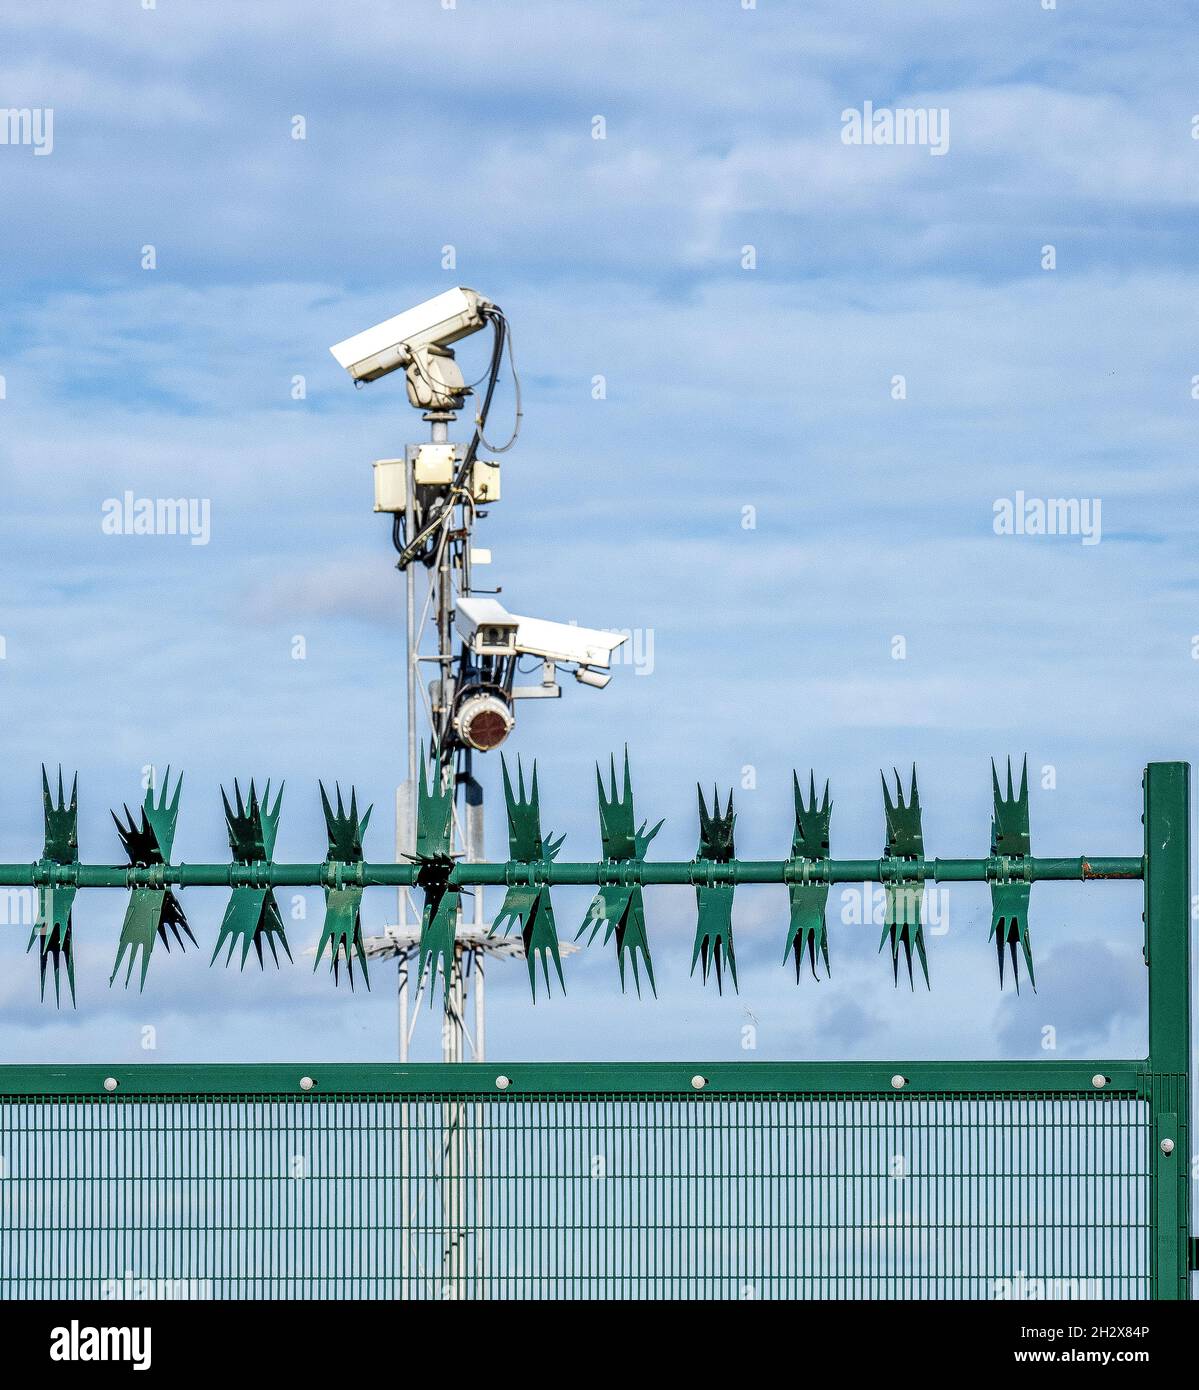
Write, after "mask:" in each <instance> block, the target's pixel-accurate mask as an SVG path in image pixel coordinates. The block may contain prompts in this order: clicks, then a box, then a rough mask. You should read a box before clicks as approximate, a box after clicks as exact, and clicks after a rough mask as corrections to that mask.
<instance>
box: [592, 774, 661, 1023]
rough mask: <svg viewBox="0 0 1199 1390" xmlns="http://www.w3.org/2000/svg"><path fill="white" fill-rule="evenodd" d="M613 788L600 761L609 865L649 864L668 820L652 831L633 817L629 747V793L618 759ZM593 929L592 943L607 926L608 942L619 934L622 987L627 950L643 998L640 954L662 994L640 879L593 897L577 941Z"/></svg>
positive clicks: (654, 987)
mask: <svg viewBox="0 0 1199 1390" xmlns="http://www.w3.org/2000/svg"><path fill="white" fill-rule="evenodd" d="M609 771H610V776H611V784H612V788H611V792H610V793H609V794H608V795H607V796H605V794H604V778H603V774H602V773H601V772H600V768H599V763H596V765H595V782H596V786H597V788H598V789H599V815H600V841H601V843H602V845H603V849H604V861H605V863H608V864H630V863H637V864H641V863H644V862H645V852H646V850H647V849H648V848H649V844H650V841H651V840H652V839H653V838H654V836H655V835H656V834H657V833H658V831H659V830H661V829H662V826H663V825H664V824H665V821H659V822H658V823H657V825H655V826H654V828H653V829H652V830H650V831H649V832H648V833H647V831H646V828H645V827H646V826H647V825H648V824H649V822H648V821H642V823H641V829H640V830H638V829H637V828H636V826H637V822H636V819H635V817H634V815H633V783H632V778H631V776H630V774H629V750H628V749H627V748H626V749H625V750H624V794H623V797H622V795H621V793H620V792H619V791H618V790H617V786H616V758H615V757H614V756H613V757H612V759H611V763H610V769H609ZM588 927H590V928H591V935H590V936H589V937H588V938H587V940H588V944H590V943H591V942H593V941H594V940H595V937H596V933H597V932H599V930H600V928H601V927H602V928H604V944H605V945H606V944H607V943H608V941H609V940H610V939H611V938H612V936H613V935H615V937H616V964H617V968H618V969H619V971H620V988H621V991H622V992H623V990H624V987H625V977H624V967H625V955H626V953H627V955H628V958H629V961H630V962H631V964H632V968H633V983H634V985H635V986H636V988H637V997H638V998H640V997H641V977H640V975H639V973H638V967H637V960H638V956H640V958H641V961H642V964H643V966H644V969H645V976H646V979H647V980H648V981H649V987H650V989H651V990H652V991H653V993H654V997H655V998H656V997H657V994H658V987H657V985H656V984H655V983H654V963H653V960H652V959H651V957H650V953H649V937H648V936H647V934H646V929H645V902H644V898H643V896H642V891H641V885H640V884H639V883H606V884H601V885H600V888H599V891H598V892H597V893H596V895H595V897H594V898H593V899H592V900H591V906H590V907H589V908H588V909H587V916H586V917H585V918H584V920H583V925H582V926H581V927H580V928H579V930H578V933H577V935H576V936H575V940H576V941H577V940H578V939H579V937H581V936H582V935H583V933H584V932H585V931H586V930H587V929H588Z"/></svg>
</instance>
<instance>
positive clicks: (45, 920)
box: [25, 763, 79, 1005]
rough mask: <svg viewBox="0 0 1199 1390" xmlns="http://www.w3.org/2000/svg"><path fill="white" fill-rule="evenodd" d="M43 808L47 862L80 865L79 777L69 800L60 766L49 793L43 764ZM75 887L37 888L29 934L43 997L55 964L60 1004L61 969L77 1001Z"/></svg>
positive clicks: (29, 949)
mask: <svg viewBox="0 0 1199 1390" xmlns="http://www.w3.org/2000/svg"><path fill="white" fill-rule="evenodd" d="M42 810H43V813H44V815H45V822H46V827H45V828H46V838H45V843H44V845H43V848H42V862H43V863H45V864H77V863H78V862H79V778H78V776H77V775H76V776H75V777H74V778H73V779H72V781H71V800H70V803H69V804H68V803H67V800H66V797H65V795H64V792H63V785H62V768H61V767H60V768H59V769H58V799H57V802H56V801H55V799H54V797H53V796H52V795H51V793H50V781H49V778H48V777H47V776H46V766H45V764H44V763H43V764H42ZM76 891H77V890H76V888H75V885H74V884H71V885H69V886H68V885H61V886H60V885H58V884H51V885H43V886H42V887H40V888H39V889H38V890H37V920H36V921H35V922H34V924H33V932H32V933H31V935H30V937H29V945H28V946H27V947H26V948H25V949H26V950H27V951H31V950H32V949H33V943H34V942H35V941H36V942H37V944H38V970H39V974H40V977H41V997H42V998H43V999H45V997H46V966H47V965H52V966H53V967H54V1003H55V1005H61V1003H62V999H61V997H60V994H59V971H60V969H61V967H62V966H63V965H65V966H66V971H67V986H68V988H69V989H70V991H71V1004H72V1005H74V1003H75V944H74V934H73V930H72V928H73V923H72V921H71V911H72V908H73V906H74V902H75V893H76Z"/></svg>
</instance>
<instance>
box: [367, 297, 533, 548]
mask: <svg viewBox="0 0 1199 1390" xmlns="http://www.w3.org/2000/svg"><path fill="white" fill-rule="evenodd" d="M483 317H484V318H485V319H487V320H488V321H489V322H490V323H491V326H492V330H493V337H492V342H491V362H490V364H489V366H488V369H487V389H486V391H485V392H484V394H483V401H482V404H481V405H480V406H479V410H478V413H477V415H476V417H475V432H474V434H473V435H472V436H471V441H470V443H469V445H467V449H466V453H465V454H464V455H463V459H462V463H461V464H460V465H459V467H458V472H457V473H456V474H455V475H454V482H453V488H461V487H462V484H463V482H464V480H465V479H466V477H467V475H468V474H469V473H470V470H471V468H472V467H473V465H474V462H475V458H476V456H477V454H478V452H479V444H480V442H481V440H482V438H483V431H484V429H485V428H486V426H487V416H488V414H489V412H490V410H491V400H492V397H493V396H494V395H495V388H496V384H497V382H498V381H499V378H500V367H501V366H502V364H503V357H504V341H505V339H506V337H507V333H508V320H507V319H506V318H505V317H504V315H503V312H502V311H501V310H499V309H485V310H484V311H483ZM452 497H453V491H452V490H451V493H450V498H451V499H452ZM446 505H447V506H453V501H452V500H450V501H448V502H447V504H446ZM443 516H444V509H442V510H439V511H437V512H436V513H435V514H434V515H433V516H432V517H431V518H430V519H429V521H428V522H427V523H426V524H425V525H424V526H423V527H422V528H421V529H420V530H419V531H418V532H417V534H416V535H415V536H413V538H412V539H411V540H410V541H407V542H406V543H404V544H397V536H398V531H399V528H398V526H395V525H393V526H392V532H391V538H392V544H393V545H394V546H395V548H396V550H397V551H399V555H400V562H399V568H400V569H407V568H408V566H409V565H410V564H412V563H413V561H415V560H418V559H419V560H421V561H424V562H425V563H428V561H429V559H430V558H431V556H432V554H435V553H436V548H435V547H432V548H431V547H430V546H428V545H426V544H425V541H426V538H427V537H428V536H430V535H431V534H432V533H433V532H434V531H435V530H436V529H437V527H438V526H439V525H440V523H441V519H442V517H443Z"/></svg>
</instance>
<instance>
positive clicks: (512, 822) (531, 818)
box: [489, 754, 566, 1003]
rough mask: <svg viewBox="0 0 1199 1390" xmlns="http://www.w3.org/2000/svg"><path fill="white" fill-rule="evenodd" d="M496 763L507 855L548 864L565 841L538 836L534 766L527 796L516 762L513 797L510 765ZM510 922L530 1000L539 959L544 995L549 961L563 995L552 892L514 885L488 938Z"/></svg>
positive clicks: (506, 928) (519, 860)
mask: <svg viewBox="0 0 1199 1390" xmlns="http://www.w3.org/2000/svg"><path fill="white" fill-rule="evenodd" d="M500 761H501V765H502V768H503V774H504V804H505V806H506V807H507V810H508V857H509V859H510V860H512V861H513V862H514V863H516V864H522V865H539V864H549V863H552V862H553V861H554V860H555V859H557V857H558V851H559V850H560V849H561V848H562V843H563V841H564V840H565V839H566V836H565V835H560V836H559V837H558V838H557V839H556V840H555V839H554V838H553V836H552V835H549V836H546V837H545V838H544V839H543V838H542V834H541V803H540V799H539V797H538V795H537V764H536V762H534V764H533V778H532V781H531V783H530V787H529V793H528V796H527V797H526V795H525V774H524V769H523V768H522V767H521V763H520V759H519V758H517V760H516V779H517V788H518V793H517V795H515V796H514V795H513V792H512V779H511V777H509V775H508V764H507V762H506V760H504V757H503V754H501V755H500ZM513 923H516V924H517V925H518V926H519V927H520V935H521V939H522V940H523V942H524V946H525V959H526V961H527V963H528V967H529V987H530V988H531V989H532V991H533V1001H534V1003H535V1002H536V1000H537V959H538V957H540V959H541V971H542V974H543V975H544V976H545V989H546V993H547V994H549V993H550V967H549V962H550V960H551V959H552V960H553V962H554V967H555V969H556V970H557V972H558V983H559V984H560V985H561V986H562V991H563V993H565V992H566V981H565V979H563V976H562V956H561V954H560V952H559V950H558V928H557V926H556V925H555V922H554V909H553V906H552V904H551V903H550V890H549V888H548V886H546V885H545V884H538V883H533V882H530V883H527V884H513V885H512V886H511V887H510V888H509V889H508V892H507V893H506V894H505V896H504V905H503V906H502V907H501V908H500V911H499V915H498V916H497V917H496V919H495V921H494V922H492V924H491V931H490V933H489V934H490V935H492V936H494V935H495V933H496V932H497V931H502V932H503V933H504V935H505V936H507V935H508V933H509V932H510V931H511V929H512V925H513Z"/></svg>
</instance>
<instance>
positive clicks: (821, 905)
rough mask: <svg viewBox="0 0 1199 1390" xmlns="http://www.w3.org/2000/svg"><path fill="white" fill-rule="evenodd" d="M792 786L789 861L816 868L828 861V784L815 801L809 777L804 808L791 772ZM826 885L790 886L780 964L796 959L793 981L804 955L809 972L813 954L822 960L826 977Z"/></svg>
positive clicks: (813, 780)
mask: <svg viewBox="0 0 1199 1390" xmlns="http://www.w3.org/2000/svg"><path fill="white" fill-rule="evenodd" d="M791 783H792V787H793V789H794V793H795V831H794V834H793V835H792V837H791V859H792V861H796V860H798V861H800V862H801V863H804V864H815V863H820V862H822V861H824V860H827V859H828V857H829V821H830V820H831V819H832V814H833V808H832V804H831V803H830V802H829V799H828V783H827V782H825V784H824V801H823V803H820V802H818V801H817V799H816V774H815V773H811V774H809V778H808V803H807V805H805V804H804V799H803V792H802V790H801V789H800V785H799V778H798V777H797V776H796V775H795V773H794V772H792V774H791ZM828 889H829V886H828V884H827V883H792V884H790V885H789V892H790V896H791V929H790V931H789V932H788V933H787V945H786V946H785V947H784V949H783V960H784V961H785V960H786V959H787V956H788V955H789V954H793V955H794V957H795V978H796V980H798V979H799V978H800V974H801V968H802V966H803V958H804V954H805V952H806V954H807V957H808V963H809V964H810V966H811V969H812V978H813V979H818V978H819V976H818V975H817V973H816V952H817V950H819V952H820V954H821V955H822V956H823V957H824V973H825V974H826V975H827V974H828V973H829V964H828V925H827V923H826V922H825V909H826V908H827V906H828Z"/></svg>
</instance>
